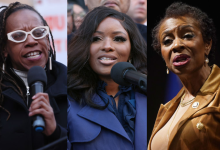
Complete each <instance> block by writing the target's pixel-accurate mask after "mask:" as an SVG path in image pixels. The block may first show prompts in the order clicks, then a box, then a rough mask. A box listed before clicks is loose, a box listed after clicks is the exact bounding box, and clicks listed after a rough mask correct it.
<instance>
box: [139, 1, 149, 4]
mask: <svg viewBox="0 0 220 150" xmlns="http://www.w3.org/2000/svg"><path fill="white" fill-rule="evenodd" d="M139 3H140V4H145V3H147V0H139Z"/></svg>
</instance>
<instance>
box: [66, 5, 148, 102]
mask: <svg viewBox="0 0 220 150" xmlns="http://www.w3.org/2000/svg"><path fill="white" fill-rule="evenodd" d="M107 17H112V18H116V19H117V20H119V22H120V23H121V25H122V26H123V27H124V29H125V30H126V31H127V32H128V35H129V38H130V42H131V57H132V64H133V65H134V67H135V68H136V69H137V71H139V72H142V73H144V74H147V57H146V53H145V51H146V49H147V44H146V42H145V41H144V39H143V38H142V36H141V34H140V33H139V30H138V28H137V26H136V24H135V23H134V22H133V20H132V19H131V18H130V17H128V16H127V15H126V14H123V13H120V12H118V11H116V10H113V9H111V8H107V7H103V6H100V7H97V8H95V9H93V10H92V11H91V12H89V13H88V14H87V15H86V17H85V18H84V21H83V22H82V24H81V26H80V27H79V29H78V30H77V31H76V33H75V34H74V38H73V39H72V40H71V41H70V43H69V46H68V78H67V91H68V94H69V95H70V96H72V97H74V99H75V100H76V101H78V102H80V103H82V102H84V103H86V104H88V105H90V106H94V105H93V102H92V100H91V98H92V96H93V94H94V93H95V89H96V87H97V83H98V79H99V78H98V75H97V74H96V73H95V72H94V71H93V70H92V68H91V67H90V65H89V61H88V60H89V58H90V45H91V43H92V36H93V33H95V31H96V29H97V27H98V25H99V24H100V23H101V22H102V21H103V20H104V19H105V18H107Z"/></svg>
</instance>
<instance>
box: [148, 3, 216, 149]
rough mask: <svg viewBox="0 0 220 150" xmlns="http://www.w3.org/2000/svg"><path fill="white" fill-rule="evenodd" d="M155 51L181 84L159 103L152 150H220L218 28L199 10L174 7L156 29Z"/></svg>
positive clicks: (187, 7) (167, 10)
mask: <svg viewBox="0 0 220 150" xmlns="http://www.w3.org/2000/svg"><path fill="white" fill-rule="evenodd" d="M152 37H153V43H152V46H153V48H154V49H155V50H156V51H157V52H158V53H159V54H161V56H162V57H163V59H164V61H165V63H166V66H167V71H169V70H170V71H172V72H173V73H175V74H176V75H177V76H178V77H179V79H180V80H181V82H182V84H183V88H182V89H181V90H180V91H179V93H178V94H177V95H176V96H175V97H174V98H173V99H172V100H170V101H169V102H168V103H166V104H165V105H161V106H160V109H159V111H158V115H157V118H156V121H155V124H154V129H153V132H152V135H151V138H150V141H149V145H148V150H195V149H202V150H219V148H220V147H219V143H220V105H219V104H220V68H219V67H218V66H217V65H215V64H213V60H214V53H215V49H216V30H215V26H214V23H213V20H212V19H211V18H209V17H208V15H207V14H206V13H205V12H202V11H201V10H200V9H199V8H196V7H193V6H190V5H187V4H184V3H182V2H175V3H172V4H171V5H170V6H169V7H168V8H167V9H166V14H165V16H164V17H163V18H162V19H161V20H160V22H159V23H158V24H157V26H155V27H154V29H153V31H152Z"/></svg>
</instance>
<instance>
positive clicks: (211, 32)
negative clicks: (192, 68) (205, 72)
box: [152, 2, 217, 63]
mask: <svg viewBox="0 0 220 150" xmlns="http://www.w3.org/2000/svg"><path fill="white" fill-rule="evenodd" d="M181 16H187V17H191V18H193V19H194V20H196V21H197V23H198V24H199V26H200V29H201V33H202V37H203V40H204V42H206V43H208V42H210V41H211V40H212V48H211V50H210V53H209V56H208V57H209V59H210V62H211V63H212V62H213V61H214V53H215V49H216V40H217V38H216V29H215V26H214V23H213V20H212V19H211V18H209V17H208V15H207V14H206V13H205V12H203V11H201V10H200V9H199V8H196V7H193V6H190V5H187V4H184V3H182V2H174V3H172V4H171V5H170V6H169V7H168V8H167V9H166V13H165V16H164V17H163V18H162V19H161V20H160V22H159V23H158V24H157V25H156V26H155V27H154V29H153V30H152V38H153V42H152V46H153V48H154V50H155V51H156V52H158V53H159V54H161V47H160V42H159V35H158V34H159V29H160V26H161V25H162V23H163V22H164V21H165V20H166V19H168V18H178V17H181Z"/></svg>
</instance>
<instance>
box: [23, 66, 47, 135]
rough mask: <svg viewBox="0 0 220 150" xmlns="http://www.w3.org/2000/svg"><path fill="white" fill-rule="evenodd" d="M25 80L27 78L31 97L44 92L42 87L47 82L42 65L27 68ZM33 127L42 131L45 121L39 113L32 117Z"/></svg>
mask: <svg viewBox="0 0 220 150" xmlns="http://www.w3.org/2000/svg"><path fill="white" fill-rule="evenodd" d="M27 80H28V85H29V87H30V96H31V98H32V97H33V96H34V95H35V94H37V93H39V92H44V87H45V86H46V84H47V75H46V72H45V70H44V69H43V68H42V67H40V66H34V67H32V68H31V69H29V71H28V75H27ZM31 102H32V99H31ZM29 104H31V103H29ZM33 127H34V130H35V131H37V132H42V131H43V130H44V128H45V122H44V119H43V117H42V116H41V115H35V116H34V117H33Z"/></svg>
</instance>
